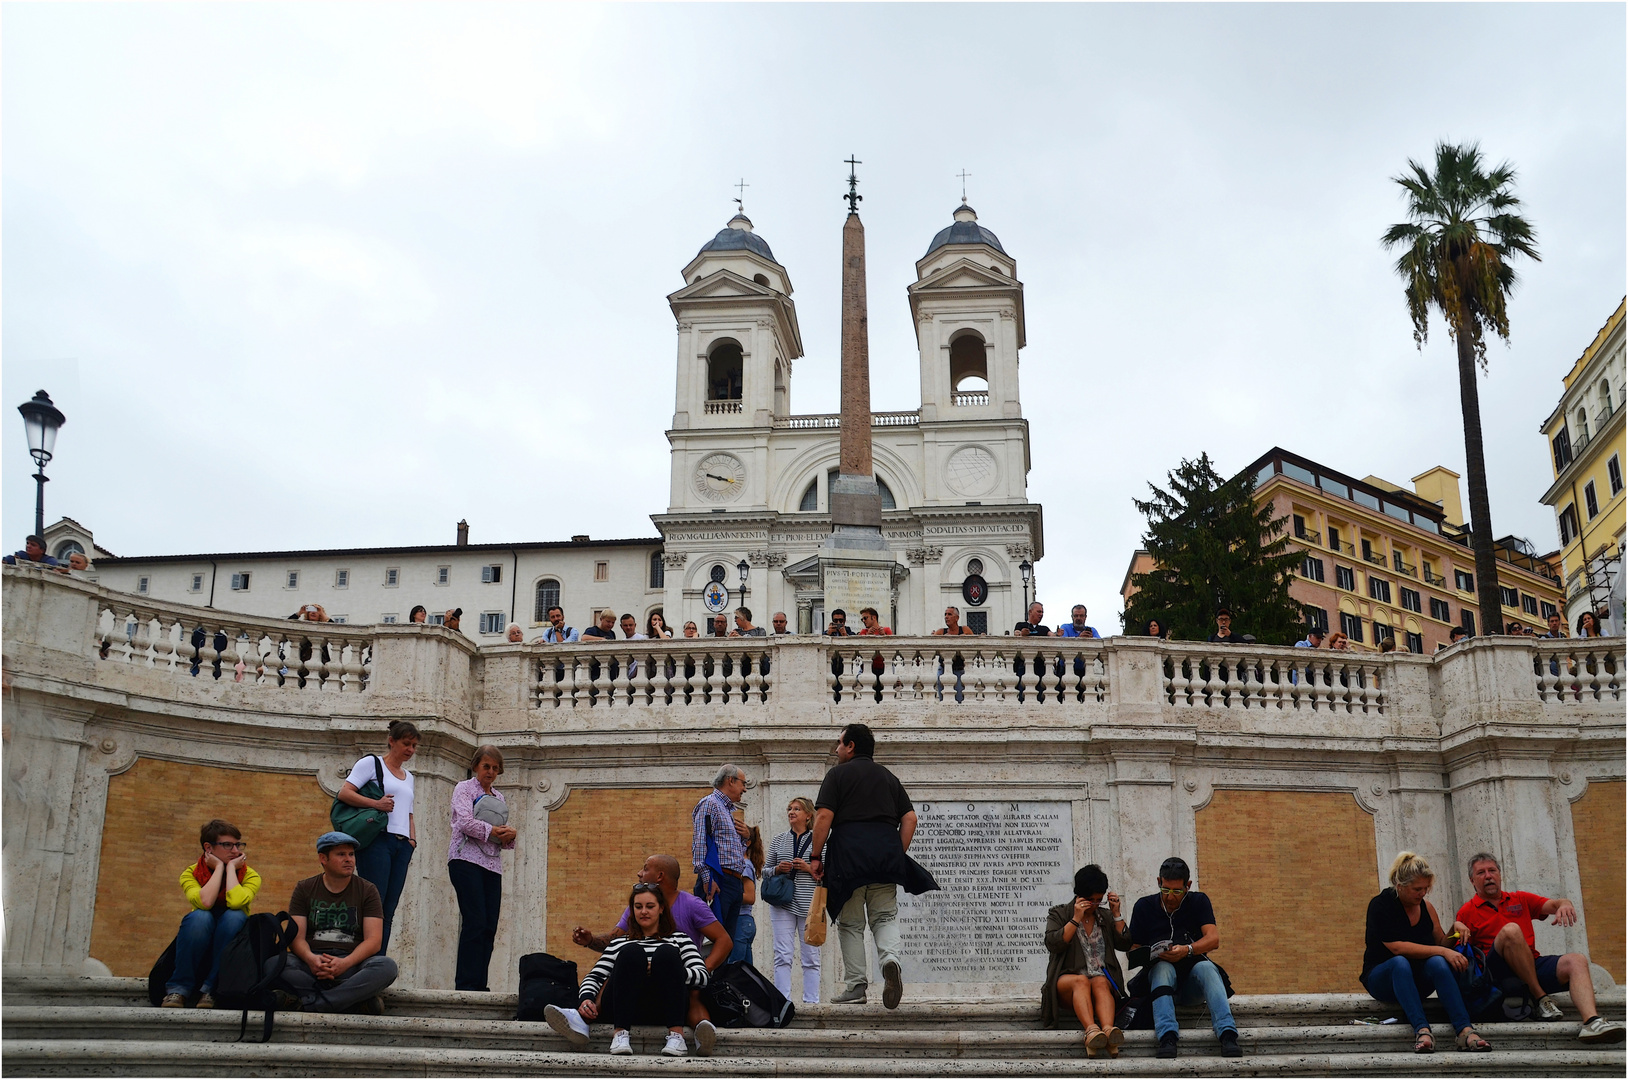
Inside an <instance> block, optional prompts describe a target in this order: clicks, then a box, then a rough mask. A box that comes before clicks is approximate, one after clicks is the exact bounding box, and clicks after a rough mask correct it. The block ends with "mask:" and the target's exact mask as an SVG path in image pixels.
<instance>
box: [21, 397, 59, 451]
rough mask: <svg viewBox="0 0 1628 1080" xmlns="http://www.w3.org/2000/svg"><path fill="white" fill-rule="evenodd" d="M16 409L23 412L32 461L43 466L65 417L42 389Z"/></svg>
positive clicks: (52, 449) (53, 448) (53, 446)
mask: <svg viewBox="0 0 1628 1080" xmlns="http://www.w3.org/2000/svg"><path fill="white" fill-rule="evenodd" d="M17 411H18V412H20V413H22V414H23V427H24V429H25V430H26V431H27V432H28V452H29V453H30V454H32V455H33V457H34V463H35V464H36V465H39V466H40V467H41V468H44V467H45V463H46V462H48V461H50V460H51V455H52V452H53V451H54V450H55V449H56V444H57V429H58V428H60V427H61V426H62V425H63V423H64V422H65V421H66V419H67V418H66V417H64V416H63V415H62V410H60V409H58V408H57V407H56V406H55V405H54V404H52V403H51V395H50V394H47V393H46V392H45V391H44V390H41V391H39V392H38V393H36V394H35V395H34V396H33V398H31V399H30V400H28V401H25V402H23V403H22V404H21V405H19V406H17Z"/></svg>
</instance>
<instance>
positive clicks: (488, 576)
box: [480, 563, 503, 585]
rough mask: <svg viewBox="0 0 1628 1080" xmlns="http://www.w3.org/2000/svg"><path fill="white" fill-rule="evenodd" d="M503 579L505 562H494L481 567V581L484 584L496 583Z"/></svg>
mask: <svg viewBox="0 0 1628 1080" xmlns="http://www.w3.org/2000/svg"><path fill="white" fill-rule="evenodd" d="M502 580H503V564H502V563H492V564H491V565H489V566H483V567H481V568H480V583H481V584H482V585H496V584H498V583H499V582H501V581H502Z"/></svg>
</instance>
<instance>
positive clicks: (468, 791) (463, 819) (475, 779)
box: [447, 746, 517, 990]
mask: <svg viewBox="0 0 1628 1080" xmlns="http://www.w3.org/2000/svg"><path fill="white" fill-rule="evenodd" d="M470 769H471V770H472V771H473V772H474V775H473V776H472V777H470V778H469V779H468V780H465V781H463V782H462V783H460V784H458V785H457V786H456V787H454V788H453V789H452V840H451V843H450V844H449V845H448V848H447V876H448V877H450V878H451V879H452V888H453V891H454V892H456V893H457V895H458V913H459V915H460V916H461V917H462V921H463V925H462V928H461V929H460V930H459V932H458V966H457V970H456V973H455V975H454V977H453V986H454V988H455V989H458V990H486V989H488V987H487V985H486V973H487V969H488V968H489V967H490V966H491V963H492V943H493V942H494V941H495V940H496V939H497V920H498V916H499V915H500V914H501V913H502V910H503V852H505V851H513V850H514V844H515V837H516V835H517V834H516V832H515V829H514V826H512V825H510V824H508V818H509V812H508V806H507V804H506V803H505V802H504V799H503V794H502V792H499V791H497V790H495V789H494V788H493V786H492V785H493V784H494V783H496V782H497V778H498V777H499V776H501V775H502V774H503V754H502V752H501V751H499V750H498V748H497V747H495V746H482V747H480V748H479V749H477V750H476V751H475V757H474V759H473V760H472V761H471V762H470Z"/></svg>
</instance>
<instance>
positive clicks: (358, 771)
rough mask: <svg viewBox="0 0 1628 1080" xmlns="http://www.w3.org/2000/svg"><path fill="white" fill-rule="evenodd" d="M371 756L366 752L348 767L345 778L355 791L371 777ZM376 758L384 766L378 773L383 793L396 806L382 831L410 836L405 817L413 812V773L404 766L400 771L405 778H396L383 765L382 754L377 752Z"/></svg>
mask: <svg viewBox="0 0 1628 1080" xmlns="http://www.w3.org/2000/svg"><path fill="white" fill-rule="evenodd" d="M373 758H374V755H372V754H368V755H366V756H365V757H362V758H360V759H358V760H357V762H356V764H355V765H352V766H351V767H350V775H349V776H348V777H346V779H347V780H349V781H350V783H351V786H353V787H354V788H356V790H357V791H361V790H362V789H363V788H364V787H366V786H367V784H368V781H370V780H372V779H373ZM378 758H379V764H380V765H382V766H384V767H383V769H382V770H381V771H380V775H381V776H383V777H384V793H385V794H386V795H389V796H391V797H393V798H394V799H395V800H396V808H395V809H394V810H392V811H390V820H389V821H388V822H386V823H385V826H384V831H385V832H393V833H395V834H397V835H398V836H411V835H413V833H412V828H411V826H410V825H409V824H408V821H407V818H408V816H409V815H411V814H412V812H413V774H412V773H411V772H408V771H407V769H406V768H405V767H404V768H403V769H402V770H401V771H402V772H403V773H406V779H404V780H397V779H396V776H395V774H394V773H392V772H391V771H390V766H389V765H385V763H384V755H383V754H379V755H378Z"/></svg>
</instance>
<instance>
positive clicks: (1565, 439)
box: [1554, 428, 1571, 476]
mask: <svg viewBox="0 0 1628 1080" xmlns="http://www.w3.org/2000/svg"><path fill="white" fill-rule="evenodd" d="M1554 452H1555V475H1556V476H1558V475H1560V473H1561V471H1562V470H1564V469H1565V468H1566V466H1567V465H1570V464H1571V432H1569V431H1567V430H1566V429H1565V428H1561V429H1560V434H1558V435H1556V436H1555V437H1554Z"/></svg>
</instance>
